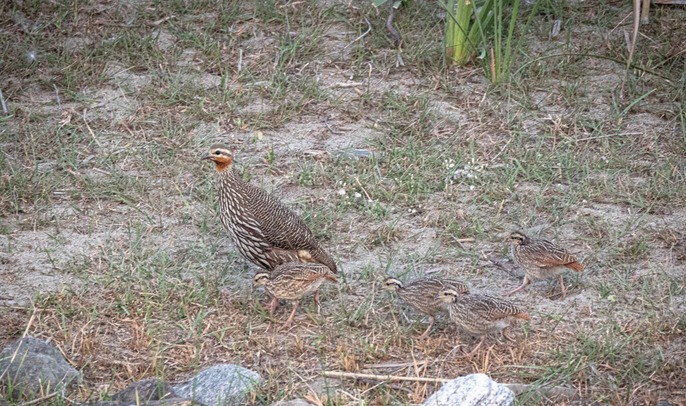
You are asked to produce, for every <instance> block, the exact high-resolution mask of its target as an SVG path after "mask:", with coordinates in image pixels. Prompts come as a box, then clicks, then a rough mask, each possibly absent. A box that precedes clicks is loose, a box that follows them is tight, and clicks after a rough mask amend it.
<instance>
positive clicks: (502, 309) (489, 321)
mask: <svg viewBox="0 0 686 406" xmlns="http://www.w3.org/2000/svg"><path fill="white" fill-rule="evenodd" d="M448 292H449V291H444V292H442V293H441V295H442V299H443V300H444V301H446V302H447V303H448V312H449V314H450V319H451V320H452V321H453V322H455V323H456V324H457V325H458V326H460V327H461V328H463V329H464V330H465V331H467V332H469V333H471V334H474V335H486V334H490V333H495V332H498V331H501V330H503V329H505V328H507V327H508V326H509V325H510V324H511V322H512V319H514V318H519V319H523V320H531V317H530V316H529V315H528V314H527V313H526V312H525V311H524V310H523V309H521V308H520V307H518V306H516V305H515V304H514V303H512V302H510V301H508V300H505V299H501V298H497V297H494V296H489V295H483V294H469V295H459V296H458V295H455V293H454V292H450V293H448Z"/></svg>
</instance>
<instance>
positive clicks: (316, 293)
mask: <svg viewBox="0 0 686 406" xmlns="http://www.w3.org/2000/svg"><path fill="white" fill-rule="evenodd" d="M314 304H316V305H317V314H319V312H321V311H322V306H321V303H320V302H319V289H317V290H315V291H314Z"/></svg>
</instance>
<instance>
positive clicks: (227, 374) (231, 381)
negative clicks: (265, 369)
mask: <svg viewBox="0 0 686 406" xmlns="http://www.w3.org/2000/svg"><path fill="white" fill-rule="evenodd" d="M261 380H262V378H261V377H260V375H259V374H258V373H257V372H254V371H251V370H249V369H247V368H243V367H241V366H239V365H233V364H218V365H213V366H211V367H209V368H207V369H205V370H204V371H201V372H198V374H197V375H195V376H194V377H193V378H192V379H190V380H189V381H188V382H186V383H181V384H178V385H175V386H173V389H174V391H175V392H176V393H177V394H178V395H179V396H182V397H185V398H186V399H193V400H197V401H199V402H202V403H204V404H205V405H207V406H220V405H221V406H228V405H242V404H245V402H246V398H247V394H248V392H250V390H252V389H253V388H254V387H255V386H256V385H257V384H258V383H259V382H260V381H261Z"/></svg>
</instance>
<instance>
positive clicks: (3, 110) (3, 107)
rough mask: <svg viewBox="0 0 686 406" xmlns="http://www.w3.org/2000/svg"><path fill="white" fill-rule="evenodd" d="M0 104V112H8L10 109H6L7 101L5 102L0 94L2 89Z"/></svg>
mask: <svg viewBox="0 0 686 406" xmlns="http://www.w3.org/2000/svg"><path fill="white" fill-rule="evenodd" d="M0 105H2V112H3V113H4V114H8V113H9V112H10V111H9V110H8V109H7V103H5V96H3V95H2V90H0Z"/></svg>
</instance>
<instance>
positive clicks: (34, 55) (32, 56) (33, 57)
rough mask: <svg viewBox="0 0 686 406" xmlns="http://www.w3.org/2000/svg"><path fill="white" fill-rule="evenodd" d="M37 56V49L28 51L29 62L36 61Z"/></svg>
mask: <svg viewBox="0 0 686 406" xmlns="http://www.w3.org/2000/svg"><path fill="white" fill-rule="evenodd" d="M37 57H38V56H37V53H36V51H35V50H33V49H32V50H30V51H29V52H27V53H26V62H28V63H33V62H36V59H37Z"/></svg>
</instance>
